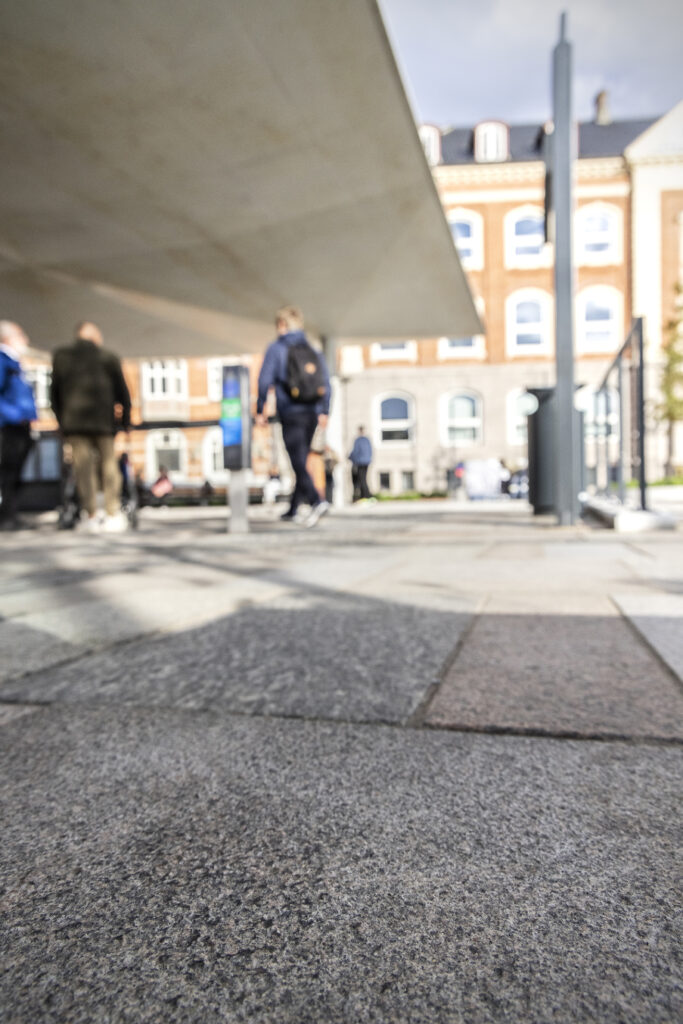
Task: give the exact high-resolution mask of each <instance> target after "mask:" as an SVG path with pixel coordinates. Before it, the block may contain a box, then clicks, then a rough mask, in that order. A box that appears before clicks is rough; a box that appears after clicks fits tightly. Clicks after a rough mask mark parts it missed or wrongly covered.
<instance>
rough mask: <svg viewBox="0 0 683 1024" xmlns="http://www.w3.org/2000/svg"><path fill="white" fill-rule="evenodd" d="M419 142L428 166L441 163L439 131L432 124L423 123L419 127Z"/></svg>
mask: <svg viewBox="0 0 683 1024" xmlns="http://www.w3.org/2000/svg"><path fill="white" fill-rule="evenodd" d="M419 135H420V142H421V143H422V148H423V149H424V151H425V156H426V157H427V162H428V164H429V166H430V167H434V166H435V165H436V164H440V163H441V132H440V131H439V129H438V128H437V127H436V125H433V124H423V125H421V127H420V129H419Z"/></svg>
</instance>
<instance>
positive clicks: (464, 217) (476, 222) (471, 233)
mask: <svg viewBox="0 0 683 1024" xmlns="http://www.w3.org/2000/svg"><path fill="white" fill-rule="evenodd" d="M448 223H449V224H450V226H451V234H452V235H453V241H454V242H455V247H456V249H457V250H458V255H459V256H460V260H461V262H462V265H463V267H465V269H466V270H481V269H482V267H483V266H484V230H483V221H482V218H481V215H480V214H478V213H475V212H474V210H464V209H457V210H451V211H449V213H448Z"/></svg>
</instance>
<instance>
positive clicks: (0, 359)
mask: <svg viewBox="0 0 683 1024" xmlns="http://www.w3.org/2000/svg"><path fill="white" fill-rule="evenodd" d="M28 344H29V342H28V338H27V337H26V334H25V333H24V331H23V330H22V329H21V327H20V326H19V324H15V323H13V322H12V321H11V320H0V435H1V436H0V493H1V494H2V504H0V529H2V530H17V529H19V528H20V523H19V520H18V519H17V499H18V493H19V489H20V487H21V471H22V469H23V468H24V463H25V462H26V457H27V456H28V453H29V452H30V450H31V445H32V443H33V442H32V440H31V421H32V420H35V419H36V418H37V413H36V403H35V400H34V397H33V391H32V389H31V385H30V384H29V382H28V381H27V380H26V377H25V376H24V372H23V369H22V366H21V359H22V356H23V355H24V352H25V351H26V349H27V348H28Z"/></svg>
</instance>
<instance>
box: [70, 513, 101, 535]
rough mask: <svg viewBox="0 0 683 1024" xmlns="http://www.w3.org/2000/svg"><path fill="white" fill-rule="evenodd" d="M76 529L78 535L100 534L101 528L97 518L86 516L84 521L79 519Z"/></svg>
mask: <svg viewBox="0 0 683 1024" xmlns="http://www.w3.org/2000/svg"><path fill="white" fill-rule="evenodd" d="M76 528H77V530H78V532H79V533H100V531H101V529H102V526H101V524H100V521H99V519H98V518H97V516H92V517H91V516H86V518H85V519H81V521H80V523H78V524H77V527H76Z"/></svg>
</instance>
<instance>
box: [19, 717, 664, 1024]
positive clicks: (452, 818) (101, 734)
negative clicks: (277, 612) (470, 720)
mask: <svg viewBox="0 0 683 1024" xmlns="http://www.w3.org/2000/svg"><path fill="white" fill-rule="evenodd" d="M1 733H2V740H3V742H2V745H1V746H0V801H1V810H2V820H3V842H2V844H1V845H0V879H1V894H2V895H1V899H2V914H3V928H2V930H0V957H1V958H2V965H3V970H2V973H1V975H0V1016H1V1017H2V1019H3V1021H6V1022H7V1024H28V1022H31V1024H48V1022H55V1024H56V1022H60V1024H61V1022H64V1021H69V1022H70V1024H113V1022H124V1021H130V1022H144V1024H157V1022H158V1024H186V1022H193V1024H194V1022H196V1024H214V1022H231V1024H233V1022H234V1024H237V1022H252V1021H253V1022H259V1024H319V1022H323V1021H324V1022H325V1024H349V1022H354V1024H356V1022H357V1024H366V1022H367V1024H369V1022H380V1021H381V1022H385V1021H406V1022H408V1021H410V1022H416V1024H419V1022H425V1024H427V1022H428V1024H433V1022H442V1021H443V1022H466V1024H492V1022H495V1024H499V1022H500V1024H503V1022H505V1024H508V1022H511V1021H515V1022H518V1021H519V1022H522V1021H523V1022H525V1024H547V1022H549V1021H553V1022H555V1024H576V1022H589V1021H591V1022H592V1021H600V1022H601V1024H624V1022H626V1021H627V1022H628V1024H672V1022H673V1021H675V1020H680V1019H681V1015H683V1001H682V995H681V994H682V991H683V989H682V983H683V977H682V974H681V961H680V932H679V931H678V930H677V923H676V914H677V912H679V911H680V898H679V897H680V892H679V890H677V880H679V879H680V867H681V864H680V850H681V844H680V827H679V824H678V816H677V807H678V800H679V797H680V784H681V757H680V751H679V750H678V749H677V748H675V747H671V746H661V745H659V746H658V745H644V744H627V743H620V742H613V743H593V742H585V741H581V742H575V741H557V740H551V739H538V738H529V737H509V736H508V737H502V736H497V737H492V736H481V735H472V734H469V735H467V734H464V735H463V734H454V733H448V732H436V731H429V730H427V731H416V730H405V729H395V728H388V727H378V726H374V727H367V726H355V727H350V726H348V725H345V724H342V723H329V722H328V723H320V722H301V721H293V720H283V719H253V718H244V717H237V718H236V717H233V716H219V715H215V714H211V713H206V712H202V713H188V712H178V711H174V710H167V709H162V710H154V711H148V710H143V709H139V708H127V709H114V708H100V709H96V708H89V709H85V708H67V707H64V706H59V707H58V706H53V707H51V708H42V709H40V710H39V711H38V712H37V713H35V714H33V715H28V716H25V717H23V718H20V719H17V720H16V721H15V722H14V723H12V725H11V729H10V730H9V731H8V729H7V728H4V729H3V730H1Z"/></svg>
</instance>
